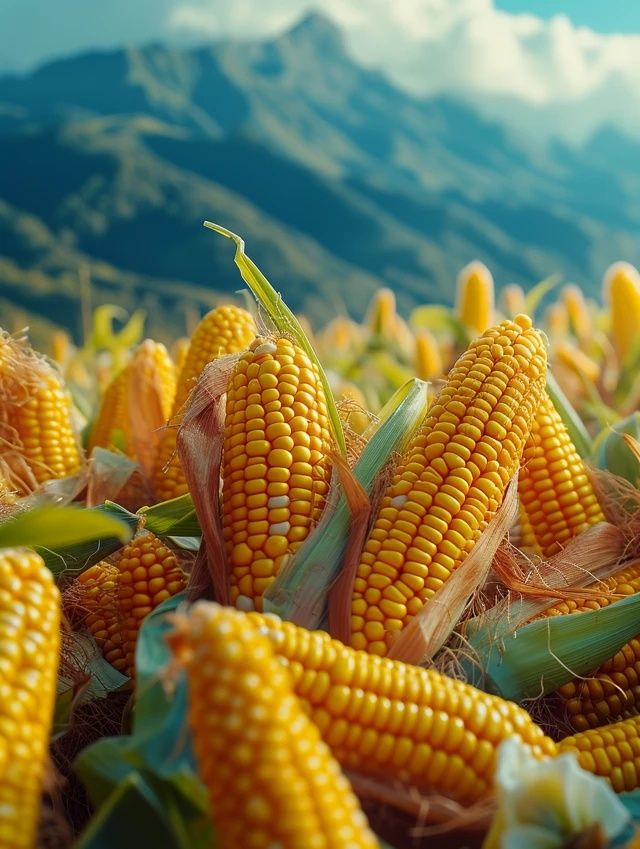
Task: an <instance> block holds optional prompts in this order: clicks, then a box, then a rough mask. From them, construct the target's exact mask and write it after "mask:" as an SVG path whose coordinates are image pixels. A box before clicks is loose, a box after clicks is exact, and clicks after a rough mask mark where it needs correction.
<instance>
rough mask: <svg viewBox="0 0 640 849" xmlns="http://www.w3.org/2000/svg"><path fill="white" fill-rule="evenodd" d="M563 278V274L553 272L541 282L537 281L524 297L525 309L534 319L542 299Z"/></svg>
mask: <svg viewBox="0 0 640 849" xmlns="http://www.w3.org/2000/svg"><path fill="white" fill-rule="evenodd" d="M561 280H562V275H560V274H551V275H550V276H549V277H545V279H544V280H541V281H540V282H539V283H536V285H535V286H533V287H532V288H531V289H529V291H528V292H527V294H526V295H525V299H524V311H525V313H526V314H527V315H528V316H530V317H531V318H532V319H533V317H534V314H535V311H536V310H537V309H538V307H539V306H540V301H542V299H543V298H544V296H545V295H547V294H548V293H549V292H550V291H551V290H552V289H553V288H554V287H555V286H557V285H558V284H559V283H560V282H561Z"/></svg>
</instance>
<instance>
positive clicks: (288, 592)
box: [263, 378, 428, 628]
mask: <svg viewBox="0 0 640 849" xmlns="http://www.w3.org/2000/svg"><path fill="white" fill-rule="evenodd" d="M427 395H428V384H427V383H425V382H424V381H422V380H418V379H417V378H413V379H412V380H410V381H408V382H407V383H405V385H404V386H403V387H401V388H400V389H399V390H398V391H397V392H396V393H395V394H394V395H393V397H392V398H391V399H390V401H389V402H388V403H387V404H386V406H385V407H384V408H383V410H382V412H381V414H380V421H379V422H378V424H377V426H376V429H375V431H374V432H373V433H372V434H371V438H370V439H369V441H368V442H367V445H366V446H365V448H364V449H363V451H362V455H361V456H360V458H359V460H358V462H357V463H356V465H355V468H354V469H353V475H354V477H355V479H356V481H357V482H358V483H359V484H360V485H361V487H362V488H363V489H364V490H365V492H366V493H367V495H369V494H370V493H371V490H372V488H373V485H374V482H375V480H376V478H377V476H378V473H379V472H380V470H381V469H382V468H383V467H384V465H385V464H386V462H387V461H388V459H389V457H390V456H391V455H392V454H393V453H394V452H401V451H402V449H403V447H404V445H405V444H406V443H407V441H408V440H409V439H410V438H411V436H412V434H413V433H414V431H415V430H416V428H417V427H418V426H419V425H420V424H421V422H422V420H423V419H424V416H425V414H426V411H427V403H428V399H427ZM334 489H335V488H334ZM350 528H351V511H350V508H349V505H348V502H347V498H346V496H345V495H344V494H343V495H341V496H340V498H339V500H338V501H337V504H336V502H335V499H334V501H333V503H329V504H328V505H327V508H326V509H325V511H324V514H323V517H322V519H321V520H320V523H319V524H318V526H317V527H316V528H315V530H314V531H313V533H312V534H310V536H309V537H308V538H307V540H306V541H305V543H304V545H302V546H301V548H300V549H299V550H298V551H297V552H296V555H295V557H293V558H292V559H291V560H290V561H289V563H288V564H287V565H286V566H285V567H284V568H283V569H282V570H281V572H280V574H279V575H278V577H277V578H276V579H275V581H274V582H273V583H272V584H271V586H270V587H269V588H268V589H267V592H266V593H265V596H264V599H263V604H264V610H265V611H268V612H270V613H276V614H277V615H278V616H280V617H281V618H282V619H288V620H291V621H293V622H297V623H298V624H301V625H304V626H305V627H306V628H317V627H319V626H320V624H321V622H322V621H323V619H324V616H325V612H326V606H327V593H328V591H329V587H330V586H331V585H332V583H333V582H334V580H335V578H336V576H337V574H338V572H339V571H340V566H341V563H342V556H343V553H344V550H345V548H346V546H347V543H348V540H349V534H350Z"/></svg>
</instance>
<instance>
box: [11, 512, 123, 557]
mask: <svg viewBox="0 0 640 849" xmlns="http://www.w3.org/2000/svg"><path fill="white" fill-rule="evenodd" d="M130 536H131V530H130V528H129V527H127V524H126V523H125V522H123V521H122V519H121V518H119V517H116V516H115V515H109V514H108V513H107V512H105V511H102V512H98V511H97V510H83V509H82V508H80V507H56V506H55V505H43V506H42V507H36V508H34V509H33V510H29V511H28V512H26V513H19V514H18V515H17V516H14V517H12V518H10V519H7V520H6V521H5V522H3V523H2V524H0V548H10V547H13V546H28V547H30V548H45V547H46V548H49V549H54V550H58V551H59V550H60V549H62V548H66V547H68V546H74V545H78V544H80V543H87V542H94V541H96V540H98V541H99V540H100V539H102V538H104V537H114V538H116V539H117V540H118V541H119V542H120V544H123V543H125V542H126V541H127V540H128V539H129V538H130Z"/></svg>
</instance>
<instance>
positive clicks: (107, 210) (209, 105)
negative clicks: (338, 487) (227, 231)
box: [0, 14, 640, 336]
mask: <svg viewBox="0 0 640 849" xmlns="http://www.w3.org/2000/svg"><path fill="white" fill-rule="evenodd" d="M639 151H640V148H638V146H637V145H634V144H633V143H632V142H630V141H628V140H627V139H621V138H620V137H619V135H618V134H617V133H616V132H615V131H614V130H611V131H602V132H601V133H600V134H598V136H597V137H595V138H594V139H592V140H591V142H590V144H589V145H587V146H586V147H585V149H584V150H581V151H575V150H569V149H568V148H565V147H564V146H563V145H561V144H558V143H556V144H555V145H553V146H551V147H550V148H549V149H548V150H546V151H538V152H534V151H533V150H530V149H529V148H528V147H527V146H526V145H521V144H520V143H519V142H518V140H517V138H515V137H514V136H513V134H512V133H510V132H507V131H506V130H505V129H504V128H502V127H501V126H499V125H498V124H496V123H495V122H489V121H487V120H485V119H484V118H481V117H480V116H479V115H478V114H476V113H474V112H473V110H471V109H470V108H469V107H467V106H464V105H462V104H460V103H456V102H455V101H452V100H449V99H446V98H441V97H440V98H434V99H431V100H420V99H418V98H415V97H412V96H410V95H408V94H406V93H405V92H402V91H400V90H398V89H396V88H394V86H393V85H392V84H391V83H389V81H388V80H386V79H385V78H384V77H383V76H382V75H381V74H380V73H378V72H373V71H368V70H366V69H364V68H362V67H360V66H359V65H356V64H355V62H354V61H353V60H351V58H350V57H349V55H348V54H347V52H346V50H345V47H344V41H343V39H342V36H341V34H340V32H339V30H337V28H336V27H335V25H334V24H332V23H331V22H329V21H328V20H327V19H325V18H323V16H321V15H318V14H314V15H311V16H308V17H307V18H306V19H304V20H303V21H301V22H300V23H299V24H297V25H296V26H295V27H294V28H293V29H291V30H290V31H289V32H288V33H285V34H284V35H282V36H279V37H278V38H275V39H271V40H268V41H261V42H249V43H243V44H242V46H241V48H240V47H239V46H238V45H237V44H234V43H230V42H220V43H218V44H215V45H209V46H207V47H198V48H189V49H184V50H182V49H177V48H167V47H163V46H162V45H153V46H148V47H146V48H127V49H122V50H111V51H92V52H90V53H87V54H82V55H79V56H75V57H71V58H70V59H66V60H57V61H56V62H53V63H50V64H48V65H46V66H43V67H42V68H40V69H38V70H36V71H35V72H33V73H32V74H27V75H23V76H21V77H17V76H4V77H0V198H2V199H3V200H4V203H5V206H6V207H8V208H10V209H11V210H12V214H10V215H6V214H5V215H4V217H2V218H1V220H2V229H0V234H1V233H2V232H4V238H3V239H2V240H0V260H3V261H4V262H5V263H10V264H11V267H12V269H13V271H12V272H11V279H12V280H14V279H18V278H19V277H20V274H22V275H23V278H24V280H25V281H27V279H28V277H29V274H33V273H43V274H44V275H45V277H46V276H47V275H49V278H50V279H51V281H54V282H52V285H55V280H56V279H57V277H56V275H59V276H61V277H64V275H69V274H71V275H72V274H73V273H74V268H76V269H77V264H78V263H85V264H88V266H89V267H91V266H92V265H94V264H95V265H96V267H100V268H102V269H103V271H104V268H106V267H108V268H109V269H110V272H109V274H105V273H102V276H98V279H97V281H96V284H95V296H96V299H97V300H100V299H103V300H104V299H105V298H107V297H110V298H113V299H115V300H118V301H119V302H121V303H123V304H126V305H127V306H130V305H132V304H133V302H134V294H133V293H136V292H138V293H141V292H144V295H143V296H142V297H143V300H145V303H148V304H149V309H150V312H151V314H152V315H151V323H150V327H151V329H155V330H156V331H157V332H160V333H164V334H165V335H167V336H170V335H172V334H174V335H175V334H176V333H179V332H183V329H181V328H179V327H178V326H177V323H176V326H175V327H173V328H172V326H171V323H170V322H169V321H167V320H166V319H165V318H163V317H162V316H161V315H160V310H157V311H156V310H155V309H154V307H153V303H154V300H153V295H154V292H157V301H158V304H161V305H163V307H169V311H170V312H171V309H172V305H177V304H180V303H181V299H182V300H184V302H185V308H187V307H188V309H203V308H205V307H206V306H208V305H209V304H210V303H211V302H212V301H213V300H214V297H215V293H216V292H219V293H225V292H226V293H229V292H233V291H235V290H237V289H238V288H239V286H240V281H239V278H238V275H237V271H236V269H235V268H234V267H233V265H232V262H231V253H230V251H229V250H228V245H225V244H223V243H224V240H220V239H216V238H215V237H213V236H212V235H211V234H207V233H205V232H203V231H201V229H200V224H201V221H202V219H203V218H212V219H214V220H217V221H219V222H220V223H221V224H224V225H225V226H229V227H230V228H231V229H235V230H236V231H237V232H240V233H241V234H242V235H243V236H244V238H245V241H246V243H247V250H248V251H249V253H250V255H251V256H252V257H253V258H254V259H255V260H256V261H257V262H258V264H259V265H260V266H261V267H262V268H263V271H264V272H265V273H266V274H267V276H268V277H269V278H270V279H271V281H272V283H273V284H274V285H276V287H277V288H280V289H281V290H282V292H283V295H284V297H285V298H286V300H287V302H288V303H290V304H291V306H293V307H294V308H295V309H298V310H300V311H304V312H306V313H307V314H308V315H309V317H310V318H311V319H312V320H314V321H315V322H316V323H318V322H321V321H324V320H326V319H328V318H329V317H330V316H331V315H332V314H333V313H334V312H335V309H337V308H338V307H346V308H347V309H348V310H350V311H351V312H352V313H353V314H354V315H359V314H361V312H362V309H363V307H364V305H365V304H366V301H367V300H368V298H369V297H370V295H371V294H372V292H373V291H374V290H375V288H376V287H378V286H381V285H390V286H392V287H393V288H394V289H395V290H396V291H397V294H398V300H399V304H400V306H401V308H402V309H403V310H404V311H405V312H406V311H407V310H409V309H410V308H411V307H412V306H414V305H416V304H417V303H419V302H424V301H429V300H442V301H445V302H450V301H451V300H452V297H453V291H452V290H453V281H454V279H455V274H456V272H457V270H458V269H459V268H460V267H461V266H462V265H464V264H465V263H466V262H468V261H469V260H471V259H473V258H479V259H482V260H483V261H485V262H487V264H488V265H489V266H490V267H491V268H492V270H494V273H495V276H496V279H497V281H498V283H499V284H500V285H504V284H506V283H509V282H514V281H517V282H520V283H523V284H524V285H531V284H532V283H534V282H535V281H536V280H537V279H541V278H542V277H545V276H547V275H548V274H550V273H552V272H555V271H559V272H560V273H561V274H563V275H564V276H565V277H567V278H572V279H574V280H577V281H578V282H582V283H585V284H586V288H587V291H589V292H590V293H591V294H594V293H595V292H596V291H597V289H598V287H599V279H600V277H601V275H602V273H603V271H604V269H605V267H606V265H608V264H609V263H610V262H612V261H614V260H616V259H620V258H624V259H627V260H629V261H631V262H635V263H640V246H639V245H638V244H637V243H636V238H635V234H636V232H637V225H638V222H639V221H640V209H639V206H640V204H639V202H638V201H637V199H636V198H637V197H638V194H637V189H638V188H640V185H638V183H639V181H640V178H638V177H637V176H636V174H637V173H638V172H637V171H636V170H635V168H634V163H635V158H636V157H638V152H639ZM612 152H613V153H614V154H615V155H614V156H612ZM616 157H617V158H616ZM25 216H26V217H27V218H28V217H31V219H33V220H34V221H37V222H40V224H41V225H42V226H43V227H45V229H46V231H47V232H48V233H50V235H51V239H50V240H49V242H47V245H46V246H45V247H42V245H40V247H38V246H37V244H33V245H29V244H25V238H24V236H22V237H20V238H17V236H16V233H15V232H14V230H15V228H13V229H12V227H13V225H12V223H11V221H12V218H16V217H18V218H20V220H22V221H24V220H26V219H25ZM32 229H33V228H32ZM34 232H35V231H34ZM34 239H35V236H34ZM36 242H37V240H36ZM27 243H28V239H27ZM56 247H57V248H58V250H57V253H56ZM63 248H64V250H63ZM65 251H66V252H65ZM6 267H7V268H8V267H9V266H8V265H7V266H6ZM65 279H66V278H65ZM118 280H119V281H120V282H119V283H118V282H117V281H118ZM133 281H136V282H133ZM18 285H19V284H17V283H15V284H14V283H11V285H10V284H9V283H8V282H5V283H4V285H3V294H4V289H7V288H8V290H9V294H11V291H14V292H15V290H16V287H17V286H18ZM29 285H32V284H29V283H27V282H25V283H24V286H27V288H28V287H29ZM43 285H44V284H43ZM12 287H13V289H12ZM170 292H173V293H174V294H173V300H172V299H171V297H169V294H167V293H170ZM21 297H22V301H25V298H24V293H23V294H22V296H21ZM43 303H44V302H43ZM47 303H48V302H47ZM34 312H36V313H37V312H40V313H41V314H44V312H46V310H44V308H40V307H38V293H37V292H36V293H35V294H34ZM174 312H175V310H174ZM65 315H66V319H65V316H63V317H62V321H63V323H65V321H66V324H65V326H67V327H68V328H69V329H70V330H71V331H72V332H74V333H75V334H76V335H77V334H78V333H79V325H78V318H77V316H75V317H71V316H70V314H69V310H65Z"/></svg>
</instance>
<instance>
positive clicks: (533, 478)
mask: <svg viewBox="0 0 640 849" xmlns="http://www.w3.org/2000/svg"><path fill="white" fill-rule="evenodd" d="M518 491H519V493H520V502H521V504H522V508H523V510H524V512H525V513H526V514H527V518H528V520H529V525H530V526H531V530H532V531H533V535H534V537H535V540H536V542H537V544H538V546H539V548H540V550H541V551H542V554H543V556H544V557H551V556H552V555H553V554H556V553H557V552H558V551H560V550H561V549H562V547H563V546H564V545H565V544H566V543H567V542H569V541H570V540H571V539H573V537H575V536H577V535H578V534H579V533H582V531H584V530H586V529H587V528H588V527H589V526H590V525H594V524H596V523H597V522H602V521H604V516H603V514H602V510H601V508H600V505H599V503H598V499H597V497H596V494H595V492H594V489H593V487H592V485H591V481H590V480H589V478H588V476H587V471H586V469H585V466H584V463H583V462H582V459H581V457H580V455H579V454H578V452H577V451H576V449H575V446H574V445H573V443H572V442H571V438H570V436H569V432H568V431H567V428H566V426H565V424H564V422H563V421H562V419H561V417H560V414H559V413H558V411H557V410H556V408H555V407H554V406H553V403H552V401H551V399H550V398H549V396H548V395H547V393H546V392H545V393H544V394H543V396H542V399H541V401H540V405H539V407H538V410H537V412H536V415H535V418H534V420H533V423H532V425H531V432H530V434H529V438H528V439H527V442H526V444H525V447H524V454H523V458H522V468H521V469H520V476H519V478H518Z"/></svg>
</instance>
